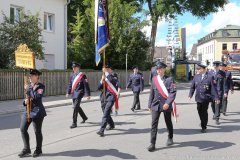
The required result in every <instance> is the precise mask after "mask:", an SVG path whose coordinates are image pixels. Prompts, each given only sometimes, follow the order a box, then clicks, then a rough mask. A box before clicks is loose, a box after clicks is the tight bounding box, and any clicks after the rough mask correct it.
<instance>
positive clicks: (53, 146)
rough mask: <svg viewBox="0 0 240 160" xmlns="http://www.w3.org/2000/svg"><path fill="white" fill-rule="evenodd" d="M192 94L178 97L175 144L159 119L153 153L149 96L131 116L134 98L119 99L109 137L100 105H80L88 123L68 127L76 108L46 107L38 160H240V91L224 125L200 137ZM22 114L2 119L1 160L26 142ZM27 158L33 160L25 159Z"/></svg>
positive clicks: (210, 126) (12, 158) (32, 137)
mask: <svg viewBox="0 0 240 160" xmlns="http://www.w3.org/2000/svg"><path fill="white" fill-rule="evenodd" d="M187 95H188V90H186V89H181V90H178V93H177V99H176V102H177V105H178V114H179V118H178V122H177V123H174V145H173V146H171V147H166V146H165V143H166V140H167V130H166V125H165V123H164V120H163V116H161V118H160V123H159V134H158V137H157V143H156V147H157V150H156V151H155V152H152V153H150V152H148V151H147V149H146V148H147V147H148V146H149V144H150V124H151V115H150V112H149V111H147V110H146V108H147V102H148V96H149V95H148V94H144V95H141V97H140V100H141V107H142V110H140V111H138V112H135V113H133V112H132V111H131V110H130V108H131V104H132V101H133V97H132V96H129V97H123V98H121V99H120V102H119V104H120V110H119V115H118V116H113V119H114V121H115V124H116V129H115V130H112V131H106V132H105V137H99V136H98V135H97V134H96V132H97V131H98V130H99V128H100V122H101V116H102V112H101V109H100V102H99V101H96V102H89V103H84V104H82V108H83V110H84V111H85V112H86V114H87V116H88V121H87V122H86V123H85V124H80V122H81V119H80V117H79V121H78V127H77V128H75V129H70V128H69V126H70V125H71V123H72V118H71V117H72V106H63V107H57V108H49V109H47V114H48V116H47V117H46V118H45V119H44V123H43V136H44V140H43V155H42V157H39V158H35V159H40V160H48V159H51V160H55V159H56V160H61V159H63V160H66V159H67V160H68V159H84V160H85V159H104V160H107V159H144V160H148V159H155V160H156V159H157V160H161V159H163V160H215V159H216V160H239V159H240V152H239V151H240V150H239V149H240V116H239V115H240V104H239V102H240V100H239V99H238V98H239V95H240V92H239V91H236V92H235V93H234V94H233V95H230V97H229V107H228V113H227V116H221V119H220V122H221V124H220V125H215V122H214V121H213V120H212V119H211V117H212V112H211V109H210V108H209V123H208V130H207V133H204V134H203V133H200V127H199V123H200V120H199V117H198V114H197V109H196V104H195V102H194V101H193V100H192V101H189V100H188V98H187ZM20 120H21V114H19V113H18V114H11V115H2V116H0V147H1V149H0V159H4V160H15V159H18V156H17V154H18V153H19V152H20V151H21V150H22V147H23V143H22V139H21V135H20V130H19V125H20ZM29 134H30V144H31V148H32V152H33V151H34V148H35V134H34V132H33V127H32V126H30V128H29ZM25 159H27V160H30V159H32V157H28V158H25Z"/></svg>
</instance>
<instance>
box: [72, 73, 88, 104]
mask: <svg viewBox="0 0 240 160" xmlns="http://www.w3.org/2000/svg"><path fill="white" fill-rule="evenodd" d="M77 75H78V74H74V73H72V74H71V76H70V80H69V84H68V94H71V90H72V83H73V81H74V78H75V77H76V76H77ZM84 95H85V96H90V88H89V84H88V81H87V76H86V75H84V76H83V77H82V79H81V80H80V82H79V83H78V84H77V87H76V88H75V90H74V91H73V93H72V98H73V99H76V98H82V97H83V96H84Z"/></svg>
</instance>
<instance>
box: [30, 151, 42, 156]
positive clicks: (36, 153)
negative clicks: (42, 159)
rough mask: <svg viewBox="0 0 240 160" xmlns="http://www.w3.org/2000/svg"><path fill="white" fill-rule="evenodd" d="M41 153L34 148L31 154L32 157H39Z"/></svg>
mask: <svg viewBox="0 0 240 160" xmlns="http://www.w3.org/2000/svg"><path fill="white" fill-rule="evenodd" d="M41 155H42V151H38V150H35V151H34V153H33V155H32V156H33V157H39V156H41Z"/></svg>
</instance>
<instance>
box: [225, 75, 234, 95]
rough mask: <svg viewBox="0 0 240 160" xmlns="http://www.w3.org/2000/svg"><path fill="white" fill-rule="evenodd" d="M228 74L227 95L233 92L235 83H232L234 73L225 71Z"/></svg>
mask: <svg viewBox="0 0 240 160" xmlns="http://www.w3.org/2000/svg"><path fill="white" fill-rule="evenodd" d="M225 72H226V81H225V83H226V84H225V85H226V93H228V92H229V90H233V81H232V73H231V72H230V71H225Z"/></svg>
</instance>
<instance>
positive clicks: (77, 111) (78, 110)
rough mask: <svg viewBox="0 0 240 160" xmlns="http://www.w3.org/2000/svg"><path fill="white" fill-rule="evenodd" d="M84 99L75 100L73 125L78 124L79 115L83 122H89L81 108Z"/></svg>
mask: <svg viewBox="0 0 240 160" xmlns="http://www.w3.org/2000/svg"><path fill="white" fill-rule="evenodd" d="M81 100H82V98H76V99H73V123H75V124H76V123H77V117H78V114H79V115H80V116H81V117H82V119H83V120H87V119H88V118H87V116H86V114H85V113H84V112H83V110H82V108H81V107H80V103H81Z"/></svg>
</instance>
